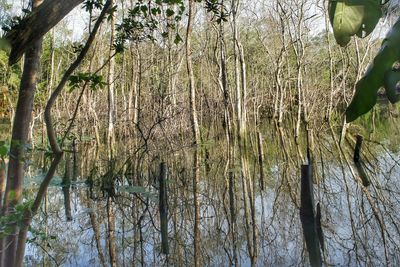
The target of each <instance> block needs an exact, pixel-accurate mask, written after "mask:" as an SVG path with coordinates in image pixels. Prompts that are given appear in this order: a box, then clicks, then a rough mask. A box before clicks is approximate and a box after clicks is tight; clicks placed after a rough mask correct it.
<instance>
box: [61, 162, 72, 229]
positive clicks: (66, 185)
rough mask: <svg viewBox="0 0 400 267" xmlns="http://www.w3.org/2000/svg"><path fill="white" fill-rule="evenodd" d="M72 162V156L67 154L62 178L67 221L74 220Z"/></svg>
mask: <svg viewBox="0 0 400 267" xmlns="http://www.w3.org/2000/svg"><path fill="white" fill-rule="evenodd" d="M71 165H72V162H71V157H70V156H69V155H67V159H66V161H65V173H64V177H63V180H62V191H63V193H64V208H65V216H66V218H67V221H72V212H71V194H70V188H71V176H72V170H71V169H72V166H71Z"/></svg>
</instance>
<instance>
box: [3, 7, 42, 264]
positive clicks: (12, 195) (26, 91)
mask: <svg viewBox="0 0 400 267" xmlns="http://www.w3.org/2000/svg"><path fill="white" fill-rule="evenodd" d="M41 3H42V0H33V1H32V6H33V9H34V10H35V9H36V8H37V7H38V6H39V5H40V4H41ZM31 44H32V45H31V46H29V47H27V51H26V53H25V63H24V70H23V73H22V77H21V83H20V89H19V95H18V101H17V108H16V110H15V117H14V123H13V129H12V137H11V146H10V161H9V165H8V174H7V185H6V191H5V196H4V204H3V211H2V214H3V215H8V214H10V213H13V212H14V207H15V206H16V205H17V204H18V203H19V202H20V201H21V197H22V185H23V180H24V167H25V154H26V148H27V142H28V134H29V129H30V127H29V126H30V123H31V120H32V110H33V102H34V97H35V91H36V80H37V73H38V71H39V64H40V54H41V50H42V38H36V41H35V42H31ZM10 227H11V229H12V230H11V234H10V235H8V236H7V237H6V238H4V240H3V242H2V244H1V245H0V251H2V256H3V257H2V263H3V266H15V262H14V260H15V251H16V245H17V231H18V227H17V225H16V224H14V225H11V226H10ZM1 246H4V247H3V249H2V247H1Z"/></svg>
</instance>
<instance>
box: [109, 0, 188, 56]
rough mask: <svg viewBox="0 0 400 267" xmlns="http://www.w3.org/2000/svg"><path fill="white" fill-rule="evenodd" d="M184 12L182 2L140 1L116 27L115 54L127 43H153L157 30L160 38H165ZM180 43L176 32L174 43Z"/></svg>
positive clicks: (180, 0) (171, 0)
mask: <svg viewBox="0 0 400 267" xmlns="http://www.w3.org/2000/svg"><path fill="white" fill-rule="evenodd" d="M184 11H185V5H184V1H182V0H157V1H155V2H152V1H143V0H140V1H138V2H137V3H136V5H135V6H134V7H133V8H131V9H129V11H128V17H126V18H124V19H123V21H122V23H121V24H120V25H118V27H117V31H118V34H117V39H116V42H115V44H114V46H115V49H116V51H117V52H121V51H122V50H123V49H124V46H125V43H126V42H127V41H131V42H136V43H137V42H143V41H146V40H151V41H155V40H156V35H155V32H156V31H157V30H161V29H162V28H163V27H164V29H163V30H161V31H162V32H161V36H162V37H163V38H167V37H168V36H169V34H170V31H171V30H177V24H178V23H179V22H180V21H181V20H182V17H183V14H184ZM181 41H182V38H181V36H180V35H179V33H178V32H177V31H176V35H175V39H174V42H175V44H178V43H180V42H181Z"/></svg>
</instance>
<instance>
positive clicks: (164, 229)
mask: <svg viewBox="0 0 400 267" xmlns="http://www.w3.org/2000/svg"><path fill="white" fill-rule="evenodd" d="M167 172H168V169H167V164H166V163H165V162H162V163H161V164H160V176H159V178H158V181H159V186H160V195H159V197H160V198H159V206H158V207H159V211H160V224H161V251H162V253H164V254H167V255H168V252H169V247H168V196H167Z"/></svg>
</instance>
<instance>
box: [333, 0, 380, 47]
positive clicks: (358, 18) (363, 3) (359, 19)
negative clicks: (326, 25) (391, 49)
mask: <svg viewBox="0 0 400 267" xmlns="http://www.w3.org/2000/svg"><path fill="white" fill-rule="evenodd" d="M381 17H382V10H381V0H341V1H338V0H330V1H329V19H330V21H331V24H332V27H333V33H334V36H335V39H336V42H337V43H338V44H339V45H341V46H345V45H347V44H348V43H349V42H350V39H351V36H353V35H357V36H358V37H365V36H367V35H368V34H370V33H371V32H372V31H373V30H374V28H375V26H376V24H377V23H378V21H379V19H380V18H381Z"/></svg>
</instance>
